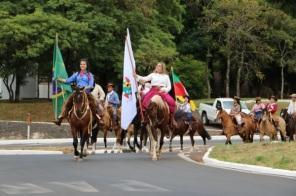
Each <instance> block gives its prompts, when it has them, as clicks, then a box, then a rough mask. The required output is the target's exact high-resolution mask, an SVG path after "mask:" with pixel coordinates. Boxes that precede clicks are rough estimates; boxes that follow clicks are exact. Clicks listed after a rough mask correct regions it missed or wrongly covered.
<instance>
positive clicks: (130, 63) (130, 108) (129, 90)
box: [121, 29, 137, 130]
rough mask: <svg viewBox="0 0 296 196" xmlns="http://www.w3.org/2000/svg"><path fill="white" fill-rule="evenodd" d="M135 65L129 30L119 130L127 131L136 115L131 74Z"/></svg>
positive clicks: (134, 84) (125, 50)
mask: <svg viewBox="0 0 296 196" xmlns="http://www.w3.org/2000/svg"><path fill="white" fill-rule="evenodd" d="M135 69H136V64H135V59H134V55H133V50H132V45H131V40H130V35H129V30H128V29H127V35H126V39H125V47H124V61H123V88H122V99H121V100H122V105H121V128H122V129H125V130H126V129H127V128H128V126H129V125H130V123H131V122H132V120H133V119H134V117H135V116H136V114H137V99H136V94H135V93H136V91H137V87H136V81H135V78H134V75H133V73H134V72H135Z"/></svg>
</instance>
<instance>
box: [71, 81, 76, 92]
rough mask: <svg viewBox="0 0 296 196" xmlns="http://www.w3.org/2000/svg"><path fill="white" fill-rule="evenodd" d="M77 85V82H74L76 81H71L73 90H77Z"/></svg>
mask: <svg viewBox="0 0 296 196" xmlns="http://www.w3.org/2000/svg"><path fill="white" fill-rule="evenodd" d="M76 87H77V86H76V83H74V82H73V83H71V88H72V90H76Z"/></svg>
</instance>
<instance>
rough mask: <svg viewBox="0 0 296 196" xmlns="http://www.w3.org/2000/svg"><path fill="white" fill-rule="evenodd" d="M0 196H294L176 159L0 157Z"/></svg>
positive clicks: (283, 187) (281, 185)
mask: <svg viewBox="0 0 296 196" xmlns="http://www.w3.org/2000/svg"><path fill="white" fill-rule="evenodd" d="M0 165H1V167H0V174H1V175H0V195H1V196H6V195H22V196H27V195H45V196H49V195H50V196H51V195H71V196H76V195H77V196H78V195H79V196H81V195H110V196H112V195H139V194H140V195H170V196H172V195H176V196H177V195H178V196H179V195H195V196H196V195H227V196H232V195H250V196H251V195H254V196H255V195H256V196H257V195H268V196H278V195H285V196H290V195H291V196H295V195H296V189H295V184H296V181H295V180H290V179H285V178H278V177H270V176H263V175H254V174H246V173H241V172H235V171H229V170H221V169H217V168H211V167H206V166H202V165H197V164H194V163H190V162H186V161H184V160H183V159H181V158H179V157H178V156H177V154H176V153H164V154H163V155H162V159H161V160H160V161H156V162H154V161H151V158H150V156H149V155H148V154H146V153H139V154H134V153H123V154H98V155H93V156H89V157H87V158H86V159H85V160H84V161H78V162H77V161H75V160H73V157H72V156H71V155H23V156H21V155H19V156H3V155H2V156H1V157H0Z"/></svg>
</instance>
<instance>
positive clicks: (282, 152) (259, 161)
mask: <svg viewBox="0 0 296 196" xmlns="http://www.w3.org/2000/svg"><path fill="white" fill-rule="evenodd" d="M295 149H296V142H287V143H256V144H234V145H228V146H226V145H217V146H216V147H215V148H214V149H213V151H212V152H211V154H210V157H211V158H215V159H218V160H221V161H228V162H235V163H244V164H250V165H260V166H266V167H272V168H278V169H288V170H296V153H295Z"/></svg>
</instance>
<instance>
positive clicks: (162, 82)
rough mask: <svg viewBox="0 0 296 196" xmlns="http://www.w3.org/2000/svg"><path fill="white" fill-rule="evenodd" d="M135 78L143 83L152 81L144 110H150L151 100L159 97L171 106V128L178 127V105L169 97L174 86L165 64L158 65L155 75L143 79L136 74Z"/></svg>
mask: <svg viewBox="0 0 296 196" xmlns="http://www.w3.org/2000/svg"><path fill="white" fill-rule="evenodd" d="M135 77H136V78H137V80H139V81H141V82H148V81H151V89H150V90H149V91H148V92H147V94H146V95H145V96H144V98H143V102H142V104H143V107H144V108H143V109H144V110H145V109H147V108H148V106H149V104H150V100H151V98H152V97H153V96H154V95H159V96H161V98H162V99H163V100H164V101H165V102H166V103H167V104H168V106H169V110H170V125H171V127H173V126H174V125H176V123H175V120H174V114H175V109H176V103H175V100H174V99H173V98H172V97H171V96H170V95H169V91H170V90H171V88H172V86H171V81H170V78H169V76H168V74H167V71H166V66H165V64H164V63H157V65H156V66H155V69H154V71H153V73H151V74H149V75H148V76H145V77H143V76H139V75H136V74H135Z"/></svg>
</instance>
